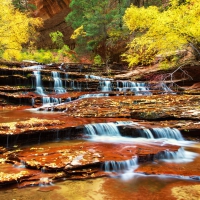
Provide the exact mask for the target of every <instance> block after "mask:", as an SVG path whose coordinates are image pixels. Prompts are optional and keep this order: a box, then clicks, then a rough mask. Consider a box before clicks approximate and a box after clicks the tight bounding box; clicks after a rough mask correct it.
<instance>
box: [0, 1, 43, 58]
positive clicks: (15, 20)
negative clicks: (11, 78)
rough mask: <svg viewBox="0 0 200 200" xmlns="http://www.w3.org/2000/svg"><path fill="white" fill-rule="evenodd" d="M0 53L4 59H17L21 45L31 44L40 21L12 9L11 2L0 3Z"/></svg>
mask: <svg viewBox="0 0 200 200" xmlns="http://www.w3.org/2000/svg"><path fill="white" fill-rule="evenodd" d="M0 7H1V10H0V53H1V56H2V57H3V58H5V59H8V60H11V59H18V58H19V56H20V52H21V50H22V48H23V45H24V44H26V43H29V45H30V43H31V41H32V40H33V39H34V38H35V35H36V27H38V26H40V25H41V24H42V22H41V20H39V19H37V18H32V17H30V16H28V14H27V13H22V12H20V11H19V10H18V9H16V8H15V7H14V5H13V4H12V1H11V0H1V1H0Z"/></svg>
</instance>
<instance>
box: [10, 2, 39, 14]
mask: <svg viewBox="0 0 200 200" xmlns="http://www.w3.org/2000/svg"><path fill="white" fill-rule="evenodd" d="M12 4H13V5H14V6H15V8H17V9H19V10H20V11H22V12H24V11H28V10H36V9H37V7H36V6H35V5H34V4H30V3H29V1H28V0H12Z"/></svg>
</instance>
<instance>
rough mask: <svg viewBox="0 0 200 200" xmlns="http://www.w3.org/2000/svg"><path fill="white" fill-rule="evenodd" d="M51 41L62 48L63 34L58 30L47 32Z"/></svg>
mask: <svg viewBox="0 0 200 200" xmlns="http://www.w3.org/2000/svg"><path fill="white" fill-rule="evenodd" d="M49 36H50V37H51V40H52V42H53V43H55V44H56V45H57V47H58V48H62V47H63V46H64V41H63V37H64V36H63V34H62V33H61V32H60V31H55V32H51V33H50V34H49Z"/></svg>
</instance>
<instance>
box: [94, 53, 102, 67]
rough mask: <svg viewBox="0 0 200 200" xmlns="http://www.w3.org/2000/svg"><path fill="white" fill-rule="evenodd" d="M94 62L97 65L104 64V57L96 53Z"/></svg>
mask: <svg viewBox="0 0 200 200" xmlns="http://www.w3.org/2000/svg"><path fill="white" fill-rule="evenodd" d="M94 64H95V65H100V64H102V58H101V56H100V55H96V56H95V57H94Z"/></svg>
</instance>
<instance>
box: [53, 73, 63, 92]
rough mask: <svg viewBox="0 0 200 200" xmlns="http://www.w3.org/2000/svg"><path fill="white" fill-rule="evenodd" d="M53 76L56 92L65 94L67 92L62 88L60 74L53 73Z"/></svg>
mask: <svg viewBox="0 0 200 200" xmlns="http://www.w3.org/2000/svg"><path fill="white" fill-rule="evenodd" d="M52 76H53V79H54V91H55V92H56V93H58V94H62V93H65V92H66V90H65V89H64V88H63V86H62V80H61V79H60V73H59V72H56V71H53V72H52Z"/></svg>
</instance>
